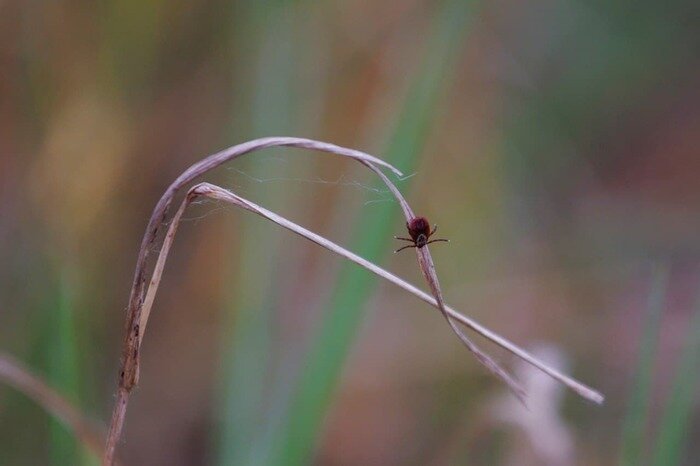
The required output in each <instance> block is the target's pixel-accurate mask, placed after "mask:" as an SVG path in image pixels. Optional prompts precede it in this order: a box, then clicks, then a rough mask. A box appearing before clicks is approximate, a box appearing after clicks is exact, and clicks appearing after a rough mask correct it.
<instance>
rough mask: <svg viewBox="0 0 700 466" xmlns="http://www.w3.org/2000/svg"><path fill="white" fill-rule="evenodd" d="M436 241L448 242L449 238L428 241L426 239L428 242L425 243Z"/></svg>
mask: <svg viewBox="0 0 700 466" xmlns="http://www.w3.org/2000/svg"><path fill="white" fill-rule="evenodd" d="M438 241H442V242H445V243H449V242H450V240H449V239H431V240H430V241H428V242H427V243H425V244H430V243H437V242H438Z"/></svg>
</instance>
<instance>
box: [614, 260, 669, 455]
mask: <svg viewBox="0 0 700 466" xmlns="http://www.w3.org/2000/svg"><path fill="white" fill-rule="evenodd" d="M668 279H669V268H668V266H667V265H665V264H659V265H657V266H656V267H655V269H654V275H653V282H652V288H651V292H650V294H649V301H648V306H647V316H646V318H645V319H644V330H643V333H642V337H641V341H640V346H639V361H638V363H637V374H636V376H635V382H634V384H633V385H632V391H631V393H630V397H629V406H628V407H627V415H626V417H625V421H624V426H623V431H622V449H621V456H620V463H619V464H620V465H621V466H640V465H641V464H642V458H644V457H645V445H646V442H645V438H644V437H645V432H646V428H647V425H648V424H649V414H650V405H651V387H652V376H653V373H654V357H655V356H656V348H657V344H658V337H659V329H660V328H661V315H662V314H663V309H664V302H665V299H666V292H667V288H668Z"/></svg>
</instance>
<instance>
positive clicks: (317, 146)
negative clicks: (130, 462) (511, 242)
mask: <svg viewBox="0 0 700 466" xmlns="http://www.w3.org/2000/svg"><path fill="white" fill-rule="evenodd" d="M276 146H288V147H299V148H304V149H310V150H315V151H323V152H328V153H333V154H337V155H342V156H345V157H350V158H353V159H355V160H358V161H360V162H362V163H364V164H365V165H368V166H372V167H374V166H375V165H379V166H383V167H386V168H389V169H390V170H392V171H393V172H395V173H396V174H398V175H401V172H400V171H399V170H398V169H396V168H394V167H393V166H391V165H389V164H388V163H386V162H384V161H382V160H380V159H378V158H376V157H374V156H371V155H369V154H366V153H364V152H360V151H357V150H354V149H348V148H345V147H340V146H336V145H334V144H329V143H325V142H320V141H314V140H312V139H303V138H293V137H270V138H262V139H256V140H253V141H249V142H245V143H243V144H239V145H236V146H233V147H230V148H228V149H225V150H223V151H221V152H217V153H216V154H212V155H210V156H208V157H206V158H204V159H202V160H201V161H199V162H197V163H195V164H194V165H192V166H191V167H190V168H188V169H187V170H185V171H184V172H183V173H182V175H180V176H179V177H178V178H177V179H176V180H175V181H174V182H173V183H172V184H171V185H170V186H168V188H167V189H166V190H165V193H164V194H163V196H162V197H161V198H160V200H159V201H158V203H157V204H156V206H155V208H154V209H153V213H152V214H151V218H150V220H149V221H148V226H147V227H146V232H145V233H144V236H143V240H142V241H141V249H140V250H139V254H138V257H137V259H136V268H135V272H134V279H133V282H132V285H131V294H130V296H129V303H128V305H127V311H126V322H125V326H124V333H125V336H124V342H123V345H122V348H123V349H122V358H121V369H120V371H119V383H118V390H117V394H116V403H115V405H114V410H113V412H112V421H111V422H110V426H109V433H108V435H107V445H106V447H105V455H104V457H103V460H102V464H103V466H109V465H111V464H112V462H113V459H114V453H115V450H116V445H117V442H118V441H119V438H120V436H121V431H122V427H123V425H124V417H125V413H126V407H127V405H128V402H129V393H130V392H131V390H132V389H133V388H134V386H135V385H136V384H137V383H138V376H139V347H140V343H141V337H140V326H139V322H140V320H141V311H142V308H143V302H144V287H145V276H146V264H147V262H146V261H147V258H148V251H149V249H150V248H151V247H152V246H153V244H154V243H155V241H156V237H157V234H158V228H159V227H160V225H161V224H162V223H163V221H164V220H165V216H166V214H167V210H168V207H169V206H170V204H171V203H172V200H173V198H174V197H175V194H177V192H178V191H179V190H180V189H182V188H183V187H184V186H186V185H188V184H189V183H191V182H192V181H193V180H194V179H195V178H197V177H199V176H201V175H203V174H204V173H206V172H208V171H210V170H213V169H214V168H216V167H218V166H220V165H221V164H223V163H225V162H227V161H229V160H232V159H234V158H236V157H239V156H241V155H244V154H247V153H249V152H253V151H256V150H260V149H264V148H267V147H276Z"/></svg>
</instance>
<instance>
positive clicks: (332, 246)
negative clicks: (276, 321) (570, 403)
mask: <svg viewBox="0 0 700 466" xmlns="http://www.w3.org/2000/svg"><path fill="white" fill-rule="evenodd" d="M197 197H206V198H210V199H215V200H219V201H223V202H227V203H229V204H232V205H234V206H236V207H240V208H243V209H245V210H247V211H249V212H253V213H255V214H258V215H260V216H261V217H264V218H266V219H268V220H270V221H272V222H274V223H276V224H277V225H279V226H281V227H283V228H286V229H288V230H290V231H292V232H293V233H296V234H298V235H299V236H302V237H304V238H306V239H308V240H309V241H312V242H313V243H316V244H318V245H319V246H321V247H323V248H325V249H327V250H329V251H331V252H333V253H335V254H338V255H340V256H342V257H345V258H346V259H348V260H350V261H352V262H354V263H356V264H358V265H360V266H361V267H364V268H365V269H367V270H369V271H370V272H372V273H374V274H376V275H378V276H379V277H381V278H383V279H385V280H387V281H389V282H391V283H393V284H394V285H397V286H398V287H400V288H401V289H403V290H405V291H408V292H409V293H411V294H413V295H414V296H416V297H418V298H419V299H421V300H422V301H424V302H426V303H428V304H430V305H431V306H433V307H435V308H437V309H438V310H440V311H442V310H443V309H444V313H446V314H447V315H448V316H449V318H450V320H451V321H453V322H454V321H456V322H459V323H460V324H462V325H464V326H466V327H468V328H470V329H472V330H473V331H475V332H476V333H478V334H479V335H481V336H482V337H484V338H486V339H487V340H489V341H491V342H492V343H494V344H496V345H497V346H500V347H501V348H503V349H505V350H506V351H508V352H510V353H512V354H513V355H515V356H516V357H518V358H519V359H521V360H523V361H525V362H527V363H528V364H530V365H532V366H534V367H536V368H537V369H539V370H541V371H542V372H544V373H545V374H547V375H549V376H550V377H552V378H553V379H555V380H557V381H558V382H560V383H562V384H563V385H565V386H567V387H569V388H570V389H571V390H573V391H574V392H576V393H577V394H578V395H580V396H581V397H583V398H585V399H587V400H589V401H592V402H594V403H597V404H602V402H603V400H604V397H603V395H602V394H601V393H600V392H598V391H596V390H594V389H592V388H590V387H588V386H586V385H585V384H583V383H581V382H579V381H577V380H575V379H573V378H571V377H569V376H567V375H564V374H562V373H561V372H559V371H558V370H556V369H554V368H553V367H551V366H549V365H547V364H546V363H544V362H542V361H541V360H539V359H537V358H536V357H535V356H533V355H532V354H530V353H529V352H527V351H525V350H524V349H522V348H520V347H519V346H518V345H516V344H515V343H513V342H511V341H509V340H508V339H506V338H505V337H502V336H500V335H498V334H497V333H495V332H493V331H492V330H489V329H488V328H486V327H484V326H483V325H481V324H479V323H478V322H476V321H475V320H473V319H471V318H470V317H467V316H465V315H463V314H460V313H459V312H458V311H456V310H455V309H453V308H451V307H450V306H448V305H446V304H444V303H438V300H437V299H436V298H435V297H434V296H432V295H430V294H428V293H426V292H424V291H422V290H421V289H419V288H418V287H416V286H414V285H412V284H410V283H408V282H407V281H405V280H403V279H402V278H399V277H397V276H396V275H394V274H393V273H391V272H389V271H387V270H385V269H383V268H381V267H379V266H377V265H375V264H374V263H372V262H369V261H367V260H366V259H364V258H362V257H360V256H358V255H357V254H355V253H353V252H351V251H348V250H347V249H345V248H343V247H342V246H340V245H338V244H336V243H334V242H332V241H330V240H328V239H326V238H325V237H323V236H320V235H318V234H316V233H314V232H312V231H309V230H307V229H306V228H304V227H302V226H300V225H298V224H296V223H294V222H292V221H290V220H287V219H286V218H284V217H282V216H280V215H278V214H276V213H274V212H272V211H270V210H267V209H265V208H264V207H261V206H259V205H257V204H255V203H253V202H251V201H249V200H247V199H244V198H242V197H241V196H239V195H237V194H235V193H233V192H231V191H228V190H226V189H223V188H220V187H218V186H215V185H212V184H210V183H200V184H198V185H197V186H194V187H193V188H192V189H190V191H189V192H188V195H187V197H186V199H185V200H184V201H183V203H182V205H181V206H180V209H178V212H177V213H176V214H175V217H174V218H173V222H172V223H171V224H170V228H169V230H168V234H167V236H166V237H167V241H166V242H165V243H164V245H163V249H162V250H161V253H160V256H159V257H158V262H157V264H156V269H157V270H159V271H160V272H162V270H163V268H164V266H165V261H166V260H167V256H168V249H169V248H170V246H171V245H172V242H173V240H174V237H175V233H176V231H177V223H178V222H179V220H180V219H181V216H182V213H183V212H184V211H185V209H186V207H187V205H189V204H190V203H192V202H193V201H194V200H195V199H196V198H197ZM422 249H425V248H422ZM159 284H160V276H158V277H155V276H154V280H153V281H152V285H151V288H150V289H149V292H148V295H147V296H150V298H148V299H147V302H148V303H149V305H152V303H153V297H154V296H155V293H156V291H157V287H158V285H159ZM441 305H442V309H441ZM149 314H150V309H148V311H146V309H144V313H143V314H142V316H143V318H142V320H141V322H140V325H141V327H142V328H144V329H145V327H146V324H147V321H148V315H149ZM460 333H461V332H460Z"/></svg>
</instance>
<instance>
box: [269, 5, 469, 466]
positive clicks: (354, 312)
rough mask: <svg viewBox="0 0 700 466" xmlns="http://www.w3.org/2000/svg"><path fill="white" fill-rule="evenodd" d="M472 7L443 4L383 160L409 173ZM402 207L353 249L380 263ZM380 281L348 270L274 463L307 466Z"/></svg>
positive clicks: (381, 208) (373, 218)
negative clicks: (377, 282)
mask: <svg viewBox="0 0 700 466" xmlns="http://www.w3.org/2000/svg"><path fill="white" fill-rule="evenodd" d="M473 9H474V2H468V1H463V0H450V1H447V2H445V3H444V5H443V7H442V8H441V10H440V11H439V14H438V15H437V17H436V20H435V22H434V24H433V29H432V32H431V35H430V40H429V43H428V44H427V47H426V49H425V51H424V52H425V54H424V61H423V65H422V66H421V67H420V68H419V70H418V72H417V74H416V75H415V77H414V81H413V83H412V85H411V87H410V90H409V94H408V96H407V97H406V100H405V103H404V106H403V109H402V111H401V113H400V116H399V119H398V124H397V126H396V129H395V131H394V133H393V137H392V138H391V141H390V144H389V148H388V150H387V151H386V155H385V157H384V158H385V160H387V161H388V162H390V163H392V164H395V165H396V166H398V167H401V169H402V170H405V172H406V173H410V172H411V171H412V170H413V169H415V167H416V164H417V160H418V158H419V156H420V154H421V153H422V150H423V147H424V145H425V141H426V138H427V135H428V133H429V131H430V129H431V127H432V123H433V122H434V121H435V119H436V116H437V113H438V112H437V103H438V99H439V97H440V95H441V94H442V91H443V90H444V89H445V88H446V87H448V84H449V80H448V79H446V77H448V76H451V74H452V71H453V69H454V64H455V61H456V60H455V59H456V58H457V52H459V51H460V50H461V49H462V45H463V43H464V37H465V35H466V30H467V22H468V20H469V19H470V18H471V16H472V15H473ZM398 214H399V211H398V208H397V207H396V206H395V205H393V204H386V205H375V206H373V208H371V209H366V210H365V211H364V212H363V213H362V214H361V216H360V218H358V219H355V221H352V222H349V224H352V225H363V226H365V225H371V228H366V227H363V228H357V229H355V231H354V233H353V234H352V235H351V237H352V238H354V244H353V248H352V249H353V250H354V251H355V252H357V253H358V254H359V255H361V256H363V257H365V258H367V259H369V260H371V261H374V262H380V261H381V258H382V257H383V256H384V254H385V253H386V252H387V251H389V250H390V249H391V247H390V245H389V241H390V240H391V238H392V232H395V231H397V230H396V228H397V227H400V226H401V223H399V222H398V221H397V219H398ZM374 285H375V279H374V277H372V276H370V274H368V273H367V271H365V270H362V269H360V268H358V267H356V266H354V265H343V267H342V269H341V272H340V275H339V278H338V286H337V288H336V289H335V291H334V293H333V295H332V298H331V302H330V306H329V311H328V313H327V314H325V315H324V317H323V320H322V322H321V325H320V328H319V329H318V332H317V333H316V335H315V337H314V338H313V342H312V346H311V350H310V353H309V355H308V357H307V358H306V363H305V364H304V366H303V368H302V373H301V378H300V382H299V386H298V391H297V393H296V395H295V397H294V398H293V400H292V402H291V403H292V404H291V406H290V408H289V411H288V412H287V413H286V416H285V418H284V420H283V422H281V423H280V425H281V429H278V433H277V434H276V437H275V438H274V440H273V444H272V447H273V451H272V455H273V457H272V461H271V464H274V465H285V466H290V465H292V466H293V465H304V464H309V462H310V456H311V454H312V451H313V448H314V445H315V444H316V442H317V441H318V440H319V435H320V432H321V427H322V424H323V420H324V417H325V414H326V412H327V410H328V407H329V405H330V403H331V399H332V396H333V391H334V388H335V386H336V384H337V381H338V378H339V376H340V373H341V369H342V367H343V363H344V361H345V359H346V357H347V354H348V351H349V349H350V347H351V343H352V341H353V340H354V338H355V335H356V333H357V329H358V327H359V325H360V323H361V321H362V318H363V317H364V311H365V309H366V307H367V303H368V301H369V299H370V297H371V296H372V293H373V292H374Z"/></svg>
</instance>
